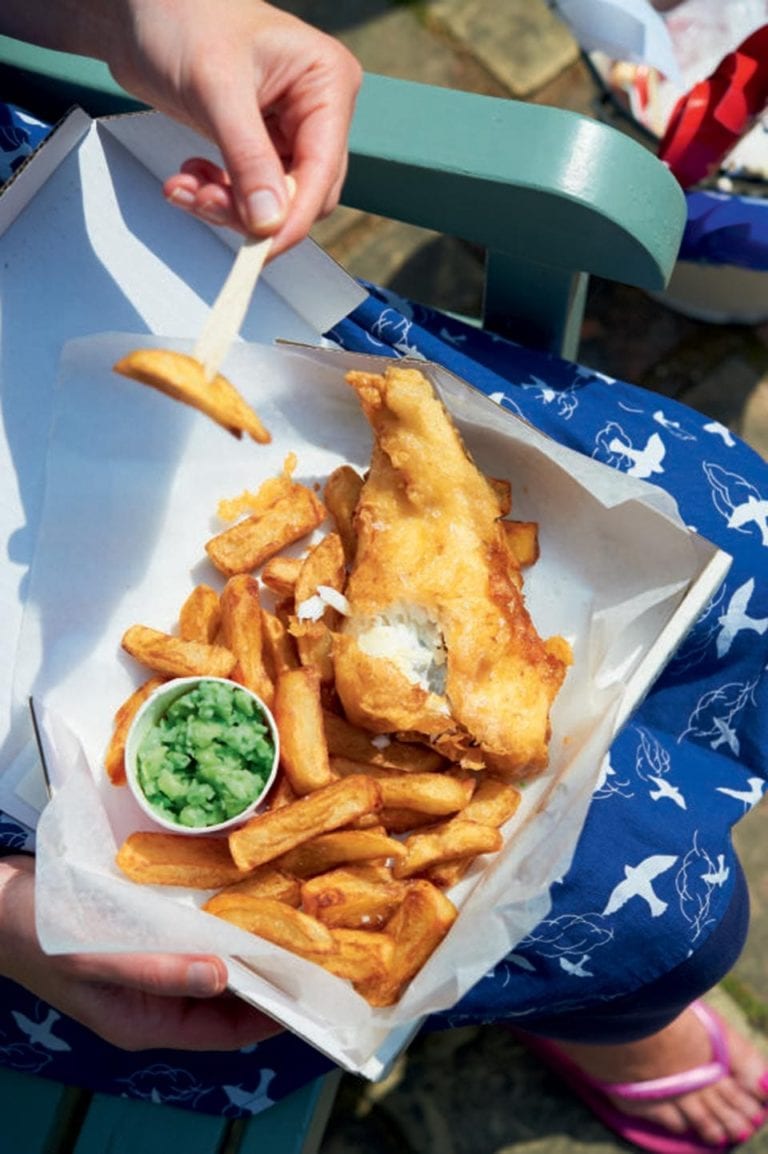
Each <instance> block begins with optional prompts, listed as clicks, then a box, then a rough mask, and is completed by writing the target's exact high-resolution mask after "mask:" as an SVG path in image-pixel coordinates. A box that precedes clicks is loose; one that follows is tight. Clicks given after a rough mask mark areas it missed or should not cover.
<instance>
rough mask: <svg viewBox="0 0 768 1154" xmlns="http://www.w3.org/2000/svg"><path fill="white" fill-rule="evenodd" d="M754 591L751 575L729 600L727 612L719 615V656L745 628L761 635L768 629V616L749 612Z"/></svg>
mask: <svg viewBox="0 0 768 1154" xmlns="http://www.w3.org/2000/svg"><path fill="white" fill-rule="evenodd" d="M754 591H755V579H754V577H750V579H749V580H748V581H745V582H744V584H743V585H740V586H739V588H738V589H737V590H736V592H735V593H734V594H733V596H732V597H731V599H730V601H729V602H728V605H727V606H726V609H725V612H724V613H721V614H720V616H719V617H718V619H717V624H718V625H719V626H720V632H719V634H718V637H717V656H718V657H725V655H726V653H727V652H728V651H729V649H730V648H731V646H732V645H733V643H734V641H735V640H736V636H737V635H738V634H739V633H740V632H741V631H742V630H743V629H750V630H752V632H753V633H757V634H759V635H760V636H762V635H763V633H765V631H766V629H768V617H750V616H749V614H748V613H747V609H748V607H749V602H750V599H751V597H752V594H753V593H754Z"/></svg>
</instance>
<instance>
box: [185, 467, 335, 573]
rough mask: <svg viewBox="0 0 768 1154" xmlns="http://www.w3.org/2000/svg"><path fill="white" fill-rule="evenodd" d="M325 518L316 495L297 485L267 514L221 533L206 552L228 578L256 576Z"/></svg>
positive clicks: (212, 539)
mask: <svg viewBox="0 0 768 1154" xmlns="http://www.w3.org/2000/svg"><path fill="white" fill-rule="evenodd" d="M324 517H325V508H324V507H323V505H322V503H321V501H320V500H319V499H318V497H317V496H316V495H315V493H313V492H312V490H311V489H308V488H307V487H306V485H300V484H298V483H297V482H294V483H293V484H292V485H291V489H290V492H289V493H288V494H287V495H286V496H283V497H279V498H278V500H277V501H275V503H274V504H273V505H270V506H269V507H268V508H267V509H265V510H264V512H263V513H259V514H253V515H251V516H250V517H245V518H244V519H243V520H242V521H238V522H236V524H234V525H232V526H231V527H230V528H229V529H224V530H223V531H222V532H221V533H217V534H216V536H215V537H212V538H211V539H210V540H209V541H208V542H207V544H206V546H205V549H206V552H207V554H208V556H209V557H210V559H211V561H212V562H213V564H214V565H215V566H216V568H217V569H218V570H220V572H222V573H223V574H224V575H225V576H226V577H234V575H235V573H252V572H253V571H254V569H258V568H259V566H260V565H263V564H264V562H265V561H268V560H269V558H270V557H274V556H275V555H276V554H277V553H279V552H280V550H281V549H283V548H285V546H286V545H290V544H292V542H294V541H298V540H299V539H300V538H301V537H306V535H307V534H308V533H311V532H312V530H313V529H316V528H317V526H318V525H320V524H321V523H322V521H323V519H324Z"/></svg>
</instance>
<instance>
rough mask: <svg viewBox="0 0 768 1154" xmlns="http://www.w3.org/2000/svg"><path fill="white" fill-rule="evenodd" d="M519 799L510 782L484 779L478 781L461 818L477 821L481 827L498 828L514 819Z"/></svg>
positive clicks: (518, 791)
mask: <svg viewBox="0 0 768 1154" xmlns="http://www.w3.org/2000/svg"><path fill="white" fill-rule="evenodd" d="M521 798H522V794H521V793H520V790H519V789H518V788H517V787H516V786H514V785H513V784H512V782H509V781H501V779H500V778H497V777H485V778H482V779H481V780H480V781H478V783H477V785H476V786H475V790H474V793H473V794H472V800H471V801H470V802H469V804H468V805H467V807H466V809H465V810H463V812H462V815H461V816H462V817H463V818H464V819H465V820H466V821H478V822H480V824H481V825H493V826H496V827H497V828H498V827H499V826H500V825H504V822H505V821H509V819H510V818H511V817H514V815H515V813H516V812H517V808H518V806H519V805H520V801H521Z"/></svg>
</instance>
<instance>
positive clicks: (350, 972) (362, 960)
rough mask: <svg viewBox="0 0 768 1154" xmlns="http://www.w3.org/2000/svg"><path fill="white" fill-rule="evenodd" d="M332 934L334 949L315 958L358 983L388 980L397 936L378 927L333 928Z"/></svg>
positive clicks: (324, 966)
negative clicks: (382, 931)
mask: <svg viewBox="0 0 768 1154" xmlns="http://www.w3.org/2000/svg"><path fill="white" fill-rule="evenodd" d="M331 936H332V938H333V941H334V944H335V946H336V949H335V951H334V953H332V954H318V955H316V956H315V957H313V958H312V961H313V962H317V964H318V965H320V966H322V967H323V968H324V969H326V970H328V972H329V973H331V974H335V975H336V977H337V978H346V980H347V981H348V982H352V983H353V984H354V985H355V986H356V985H357V984H358V983H366V982H375V983H379V984H382V983H383V982H384V981H385V980H386V978H387V975H388V973H389V971H390V969H391V966H392V960H393V955H394V952H395V942H394V938H392V937H390V935H389V934H382V933H377V932H376V931H375V930H354V929H341V928H340V929H332V930H331ZM307 956H309V955H307Z"/></svg>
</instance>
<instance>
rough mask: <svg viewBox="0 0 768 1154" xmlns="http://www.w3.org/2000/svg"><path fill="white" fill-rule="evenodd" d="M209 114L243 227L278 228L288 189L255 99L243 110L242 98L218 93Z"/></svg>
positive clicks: (265, 232)
mask: <svg viewBox="0 0 768 1154" xmlns="http://www.w3.org/2000/svg"><path fill="white" fill-rule="evenodd" d="M222 95H225V94H222ZM233 108H234V109H235V110H236V116H235V117H234V118H233V116H232V113H231V109H233ZM208 118H209V121H210V125H211V134H212V135H213V138H214V140H216V142H217V143H218V145H219V148H220V150H221V155H222V159H223V162H224V167H225V169H226V170H227V174H228V176H229V179H230V181H231V183H232V196H233V199H234V202H235V206H236V208H237V212H238V216H239V217H240V220H241V221H242V223H243V225H244V227H245V228H246V229H247V230H248V232H250V233H253V234H254V235H256V236H271V235H272V234H273V233H276V232H278V231H279V230H280V228H281V227H282V225H283V224H284V222H285V218H286V216H287V214H288V208H289V204H290V198H291V192H290V189H289V187H288V184H287V183H286V177H285V172H284V169H283V164H282V161H281V159H280V157H279V156H278V154H277V152H276V151H275V148H274V145H273V143H272V140H271V139H270V136H269V133H268V131H267V128H266V126H265V124H264V120H263V118H262V115H261V111H260V109H259V107H258V105H257V104H256V103H255V102H254V104H253V106H252V108H250V109H248V110H244V109H243V106H242V100H239V101H238V100H234V99H233V100H231V101H230V100H227V99H224V100H223V101H222V100H221V99H219V98H218V96H217V100H216V103H215V104H214V105H213V107H211V108H209V111H208Z"/></svg>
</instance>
